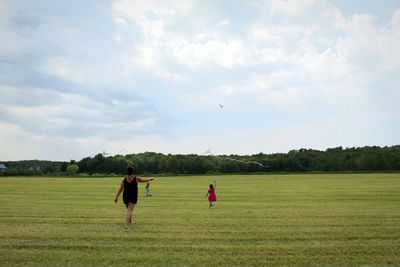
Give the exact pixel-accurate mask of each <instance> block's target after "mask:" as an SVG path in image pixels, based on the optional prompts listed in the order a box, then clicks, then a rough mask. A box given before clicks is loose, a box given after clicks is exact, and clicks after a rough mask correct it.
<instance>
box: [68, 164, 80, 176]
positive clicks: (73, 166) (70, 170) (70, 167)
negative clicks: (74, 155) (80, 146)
mask: <svg viewBox="0 0 400 267" xmlns="http://www.w3.org/2000/svg"><path fill="white" fill-rule="evenodd" d="M78 170H79V166H78V165H76V164H70V165H68V167H67V173H68V174H69V175H74V174H76V173H77V172H78Z"/></svg>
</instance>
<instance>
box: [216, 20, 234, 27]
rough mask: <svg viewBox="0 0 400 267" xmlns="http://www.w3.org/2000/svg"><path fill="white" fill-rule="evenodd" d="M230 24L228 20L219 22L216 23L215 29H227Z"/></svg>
mask: <svg viewBox="0 0 400 267" xmlns="http://www.w3.org/2000/svg"><path fill="white" fill-rule="evenodd" d="M230 25H231V22H230V21H229V20H226V19H225V20H221V21H220V22H218V23H217V27H227V26H230Z"/></svg>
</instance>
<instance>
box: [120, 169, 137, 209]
mask: <svg viewBox="0 0 400 267" xmlns="http://www.w3.org/2000/svg"><path fill="white" fill-rule="evenodd" d="M122 198H123V199H124V203H125V204H128V203H129V202H132V203H134V204H136V203H137V198H138V187H137V182H136V176H135V177H133V180H132V182H130V183H129V182H128V179H127V178H126V177H125V179H124V193H123V194H122Z"/></svg>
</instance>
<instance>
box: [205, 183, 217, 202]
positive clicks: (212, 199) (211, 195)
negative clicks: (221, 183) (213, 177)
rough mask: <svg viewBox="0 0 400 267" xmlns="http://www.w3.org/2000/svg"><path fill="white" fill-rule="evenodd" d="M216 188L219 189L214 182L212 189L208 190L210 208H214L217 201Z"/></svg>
mask: <svg viewBox="0 0 400 267" xmlns="http://www.w3.org/2000/svg"><path fill="white" fill-rule="evenodd" d="M215 188H217V182H216V181H214V185H212V184H210V189H209V190H208V192H207V194H206V197H207V196H208V203H209V205H208V208H213V207H214V202H215V201H217V195H216V194H215Z"/></svg>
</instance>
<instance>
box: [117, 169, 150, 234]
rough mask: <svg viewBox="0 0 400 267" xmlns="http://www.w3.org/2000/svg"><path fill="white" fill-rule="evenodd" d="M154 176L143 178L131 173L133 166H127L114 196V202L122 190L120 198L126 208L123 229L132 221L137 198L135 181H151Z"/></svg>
mask: <svg viewBox="0 0 400 267" xmlns="http://www.w3.org/2000/svg"><path fill="white" fill-rule="evenodd" d="M153 180H154V178H150V179H143V178H140V177H137V176H134V175H133V168H132V167H130V166H129V167H128V176H127V177H125V178H124V179H123V180H122V182H121V185H120V187H119V190H118V192H117V195H116V196H115V200H114V201H115V203H117V202H118V197H119V195H120V194H121V192H124V193H123V194H122V199H123V200H124V204H125V206H126V209H127V213H126V219H125V224H124V227H125V229H128V226H129V225H130V224H131V223H132V213H133V209H134V208H135V205H136V203H137V198H138V186H137V183H138V182H139V183H147V182H149V181H153Z"/></svg>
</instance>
